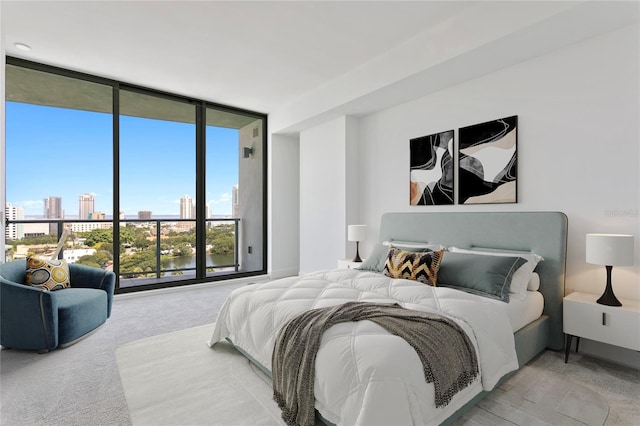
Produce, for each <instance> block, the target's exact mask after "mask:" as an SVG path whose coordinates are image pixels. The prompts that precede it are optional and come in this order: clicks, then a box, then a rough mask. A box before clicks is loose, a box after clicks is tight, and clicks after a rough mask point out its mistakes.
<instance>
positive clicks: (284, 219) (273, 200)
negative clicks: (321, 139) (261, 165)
mask: <svg viewBox="0 0 640 426" xmlns="http://www.w3.org/2000/svg"><path fill="white" fill-rule="evenodd" d="M268 151H269V156H268V162H269V164H268V172H269V178H268V185H269V191H268V192H267V196H268V197H269V199H268V205H269V210H268V211H269V215H268V222H269V232H268V242H267V253H268V257H267V262H268V263H267V265H268V266H267V271H268V273H269V274H270V275H271V277H272V278H280V277H285V276H290V275H297V274H298V271H299V269H300V262H299V253H300V229H299V221H300V172H299V170H300V144H299V138H298V137H294V136H287V135H271V136H270V140H269V143H268Z"/></svg>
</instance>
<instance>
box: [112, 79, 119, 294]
mask: <svg viewBox="0 0 640 426" xmlns="http://www.w3.org/2000/svg"><path fill="white" fill-rule="evenodd" d="M111 112H112V114H113V212H112V213H111V214H112V216H113V236H112V240H113V271H114V272H115V273H116V289H119V288H120V88H119V87H118V85H117V84H116V85H114V86H113V108H112V111H111Z"/></svg>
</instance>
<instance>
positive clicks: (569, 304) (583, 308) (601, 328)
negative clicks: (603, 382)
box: [563, 292, 640, 363]
mask: <svg viewBox="0 0 640 426" xmlns="http://www.w3.org/2000/svg"><path fill="white" fill-rule="evenodd" d="M598 297H599V296H598V295H595V294H587V293H579V292H575V293H571V294H570V295H568V296H566V297H565V298H564V306H563V310H564V321H563V323H564V325H563V331H564V333H565V334H566V342H565V354H564V362H565V363H566V362H567V361H568V360H569V350H570V348H571V340H572V338H573V337H574V336H576V337H577V338H578V341H577V342H576V352H578V346H579V345H580V338H581V337H584V338H585V339H590V340H596V341H598V342H602V343H607V344H609V345H614V346H620V347H623V348H627V349H632V350H635V351H640V302H638V301H635V300H629V299H620V301H621V302H622V306H607V305H601V304H599V303H596V300H598Z"/></svg>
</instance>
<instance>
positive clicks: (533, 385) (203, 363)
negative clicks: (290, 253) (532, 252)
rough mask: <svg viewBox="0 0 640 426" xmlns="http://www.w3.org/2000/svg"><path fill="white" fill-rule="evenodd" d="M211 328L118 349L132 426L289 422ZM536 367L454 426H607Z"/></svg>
mask: <svg viewBox="0 0 640 426" xmlns="http://www.w3.org/2000/svg"><path fill="white" fill-rule="evenodd" d="M212 331H213V324H207V325H203V326H199V327H195V328H189V329H186V330H182V331H177V332H173V333H168V334H163V335H159V336H154V337H150V338H146V339H142V340H137V341H135V342H131V343H128V344H126V345H123V346H121V347H119V348H118V349H117V351H116V359H117V364H118V370H119V372H120V378H121V381H122V386H123V388H124V394H125V397H126V400H127V405H128V407H129V414H130V416H131V421H132V423H133V425H134V426H138V425H140V426H142V425H154V426H155V425H224V426H229V425H238V426H244V425H284V422H283V421H282V419H281V418H280V410H279V409H278V407H277V405H276V403H275V402H274V401H273V400H272V390H271V380H270V379H269V377H268V376H266V375H265V374H264V373H263V372H261V371H260V370H259V369H258V368H256V367H255V366H254V365H252V364H251V363H250V362H249V361H248V360H247V359H246V358H245V357H244V356H242V355H240V354H239V353H238V352H237V351H236V350H235V349H234V348H233V347H231V345H229V344H226V343H221V344H218V345H216V349H215V350H212V349H211V348H209V347H208V346H207V345H206V341H207V340H208V339H209V337H210V334H211V332H212ZM535 364H536V363H535V362H534V363H532V364H530V365H527V366H525V367H524V368H522V369H520V370H519V371H518V372H517V373H516V374H515V375H513V376H512V377H511V378H510V379H509V380H507V381H506V382H504V383H503V384H502V385H501V386H500V387H499V388H497V389H495V390H494V391H493V392H492V393H491V394H490V395H488V396H487V397H486V398H484V399H483V400H482V401H480V402H479V403H478V404H477V405H476V406H475V407H474V408H472V409H471V410H470V411H468V412H467V413H465V414H464V415H463V416H462V417H461V418H459V419H458V420H456V421H455V422H454V425H458V426H460V425H495V424H516V425H530V424H551V425H589V426H601V425H603V424H604V422H605V420H606V418H607V414H608V411H609V407H608V403H607V401H606V400H605V399H604V398H602V397H601V396H600V395H599V394H598V393H596V392H594V391H592V390H591V389H589V388H587V387H584V386H582V385H580V384H577V383H574V382H572V381H571V380H568V379H567V377H564V376H561V375H557V374H554V373H553V372H552V371H549V370H546V369H544V368H540V367H537V366H536V365H535Z"/></svg>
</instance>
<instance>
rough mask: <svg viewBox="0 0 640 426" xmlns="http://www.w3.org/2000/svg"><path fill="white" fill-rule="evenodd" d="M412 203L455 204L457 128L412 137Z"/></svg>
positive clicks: (413, 204) (414, 204)
mask: <svg viewBox="0 0 640 426" xmlns="http://www.w3.org/2000/svg"><path fill="white" fill-rule="evenodd" d="M409 144H410V151H411V154H410V157H411V168H410V178H409V179H410V204H411V205H412V206H424V205H444V204H453V130H449V131H446V132H442V133H436V134H433V135H429V136H422V137H420V138H415V139H411V140H410V142H409Z"/></svg>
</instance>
